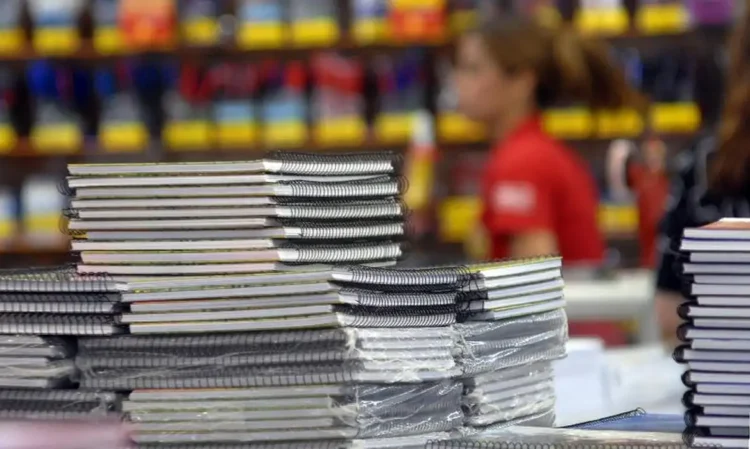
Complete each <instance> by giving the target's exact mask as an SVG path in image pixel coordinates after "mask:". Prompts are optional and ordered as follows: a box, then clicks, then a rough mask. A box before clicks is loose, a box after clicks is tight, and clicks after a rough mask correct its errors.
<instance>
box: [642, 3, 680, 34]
mask: <svg viewBox="0 0 750 449" xmlns="http://www.w3.org/2000/svg"><path fill="white" fill-rule="evenodd" d="M635 18H636V24H637V26H638V29H639V30H640V31H641V32H643V33H645V34H670V33H681V32H683V31H685V30H686V29H687V28H688V26H689V24H690V17H689V14H688V11H687V8H685V5H683V4H682V2H679V3H668V4H657V5H643V6H641V7H640V8H639V9H638V11H637V12H636V16H635Z"/></svg>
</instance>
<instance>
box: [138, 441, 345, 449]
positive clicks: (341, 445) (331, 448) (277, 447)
mask: <svg viewBox="0 0 750 449" xmlns="http://www.w3.org/2000/svg"><path fill="white" fill-rule="evenodd" d="M165 448H168V449H352V448H351V443H350V442H347V441H343V440H342V441H326V440H322V441H290V442H281V443H182V444H169V446H165V445H163V444H158V443H155V444H139V445H138V447H137V448H135V449H165Z"/></svg>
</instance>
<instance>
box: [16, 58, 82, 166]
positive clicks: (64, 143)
mask: <svg viewBox="0 0 750 449" xmlns="http://www.w3.org/2000/svg"><path fill="white" fill-rule="evenodd" d="M73 78H74V74H73V72H72V71H71V70H68V69H64V68H61V67H59V66H55V65H53V64H51V63H47V62H42V61H38V62H36V63H34V64H32V65H31V66H30V67H29V69H28V79H29V90H30V93H31V96H32V103H33V111H34V115H33V123H32V129H31V136H30V137H31V145H32V147H33V149H34V151H36V152H40V153H64V154H70V153H76V152H79V151H80V150H81V147H82V145H83V131H82V129H81V119H80V116H79V115H78V114H77V113H76V111H75V108H74V98H73V96H74V93H73V87H74V86H73V84H74V82H73Z"/></svg>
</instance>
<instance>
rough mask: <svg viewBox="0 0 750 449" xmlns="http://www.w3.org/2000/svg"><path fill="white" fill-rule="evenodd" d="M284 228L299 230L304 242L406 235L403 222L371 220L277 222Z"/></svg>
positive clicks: (400, 236) (285, 220)
mask: <svg viewBox="0 0 750 449" xmlns="http://www.w3.org/2000/svg"><path fill="white" fill-rule="evenodd" d="M277 221H278V223H279V225H281V226H282V227H291V228H299V229H300V232H301V234H302V235H301V236H300V237H295V238H299V239H302V240H324V241H325V240H328V241H334V242H335V241H340V240H346V239H349V240H363V241H366V240H375V239H399V238H403V237H404V236H405V234H406V229H405V228H406V227H405V225H404V223H403V221H401V220H392V219H384V220H383V219H370V220H367V221H365V220H359V221H328V222H326V221H313V220H304V221H300V220H296V219H279V220H277Z"/></svg>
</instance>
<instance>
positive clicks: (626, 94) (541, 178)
mask: <svg viewBox="0 0 750 449" xmlns="http://www.w3.org/2000/svg"><path fill="white" fill-rule="evenodd" d="M455 77H456V87H457V92H458V102H459V109H460V110H461V112H463V113H464V114H465V115H466V116H467V117H469V118H471V119H473V120H476V121H479V122H483V123H484V124H486V125H487V126H488V128H489V130H490V131H491V133H492V137H493V138H494V142H495V143H494V147H493V149H492V151H491V154H490V157H489V160H488V161H487V164H486V166H485V172H484V176H483V179H482V180H481V189H482V191H481V193H482V199H483V207H484V211H483V216H482V224H483V226H482V231H483V232H477V233H476V234H475V235H473V236H472V237H473V238H474V239H475V240H476V239H477V236H480V235H483V236H484V237H485V238H484V239H480V240H485V241H486V244H484V245H480V246H484V247H485V248H488V249H489V251H488V253H489V254H485V256H489V257H491V258H493V259H494V258H504V257H531V256H539V255H546V254H561V255H562V256H563V260H564V262H565V263H566V264H575V263H578V264H598V263H600V262H601V260H602V259H603V256H604V249H605V248H604V243H603V239H602V237H601V234H600V232H599V229H598V225H597V209H598V194H597V188H596V185H595V182H594V179H593V177H592V176H591V174H590V173H589V170H588V169H587V167H586V164H585V162H584V161H582V160H581V159H580V158H579V157H578V155H577V154H576V153H575V152H574V151H573V150H571V149H569V148H567V147H566V146H565V145H563V144H562V143H560V142H558V141H556V140H555V139H554V138H553V137H551V136H550V135H549V134H547V133H546V132H545V131H544V129H543V127H542V123H541V120H540V114H541V112H542V111H543V110H544V109H545V108H547V107H550V106H563V105H584V106H588V107H589V108H591V109H593V110H599V109H620V108H623V107H639V106H641V104H642V101H641V97H640V95H639V94H638V93H637V92H635V91H633V90H632V89H631V88H630V86H629V85H628V84H627V82H626V80H625V77H624V74H623V73H622V72H621V70H620V68H619V67H618V66H617V64H616V63H615V62H614V61H613V60H612V59H611V58H610V54H609V52H608V49H607V47H606V46H604V45H603V44H602V43H600V42H599V41H597V40H594V39H587V38H583V37H581V36H579V35H578V34H577V33H576V32H575V31H574V30H572V29H570V28H557V29H552V28H547V27H543V26H541V25H539V24H537V23H536V22H534V21H531V20H525V19H520V18H517V17H498V18H493V20H491V21H488V22H487V23H486V24H485V25H484V26H482V27H480V28H478V29H477V30H475V31H473V32H471V33H469V34H468V35H466V36H465V37H464V38H463V39H462V40H461V42H460V44H459V48H458V61H457V68H456V75H455ZM474 246H475V247H476V246H477V244H476V242H475V243H474Z"/></svg>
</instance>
